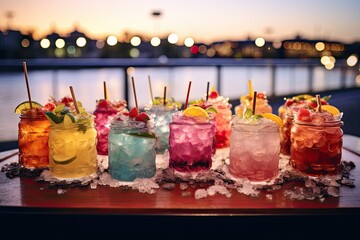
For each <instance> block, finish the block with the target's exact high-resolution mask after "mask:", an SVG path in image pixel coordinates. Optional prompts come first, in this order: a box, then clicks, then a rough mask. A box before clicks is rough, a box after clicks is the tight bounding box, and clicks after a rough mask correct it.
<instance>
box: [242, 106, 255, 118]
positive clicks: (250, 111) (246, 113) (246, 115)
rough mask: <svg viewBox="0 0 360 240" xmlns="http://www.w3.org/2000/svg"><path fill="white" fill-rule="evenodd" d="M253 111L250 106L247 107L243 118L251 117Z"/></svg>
mask: <svg viewBox="0 0 360 240" xmlns="http://www.w3.org/2000/svg"><path fill="white" fill-rule="evenodd" d="M252 115H253V111H252V110H251V109H250V108H245V110H244V112H243V118H251V116H252Z"/></svg>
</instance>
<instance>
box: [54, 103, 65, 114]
mask: <svg viewBox="0 0 360 240" xmlns="http://www.w3.org/2000/svg"><path fill="white" fill-rule="evenodd" d="M64 107H65V104H60V105H57V106H56V108H55V109H54V112H55V113H60V112H61V111H62V110H64Z"/></svg>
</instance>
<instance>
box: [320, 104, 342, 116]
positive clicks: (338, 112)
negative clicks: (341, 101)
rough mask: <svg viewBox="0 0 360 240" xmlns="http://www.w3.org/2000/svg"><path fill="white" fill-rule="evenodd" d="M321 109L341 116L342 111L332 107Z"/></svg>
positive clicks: (322, 107)
mask: <svg viewBox="0 0 360 240" xmlns="http://www.w3.org/2000/svg"><path fill="white" fill-rule="evenodd" d="M321 109H322V110H325V111H327V112H328V113H331V114H332V115H333V116H336V115H339V114H340V110H339V109H338V108H336V107H334V106H332V105H321Z"/></svg>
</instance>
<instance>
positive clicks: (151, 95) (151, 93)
mask: <svg viewBox="0 0 360 240" xmlns="http://www.w3.org/2000/svg"><path fill="white" fill-rule="evenodd" d="M148 80H149V89H150V97H151V103H154V97H153V92H152V87H151V80H150V75H148Z"/></svg>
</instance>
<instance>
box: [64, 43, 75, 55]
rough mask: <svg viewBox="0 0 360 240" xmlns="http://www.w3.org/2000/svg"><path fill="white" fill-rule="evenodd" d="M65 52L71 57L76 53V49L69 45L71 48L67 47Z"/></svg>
mask: <svg viewBox="0 0 360 240" xmlns="http://www.w3.org/2000/svg"><path fill="white" fill-rule="evenodd" d="M66 51H67V53H68V54H69V55H73V54H75V52H76V48H75V47H74V46H72V45H71V46H68V47H67V49H66Z"/></svg>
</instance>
